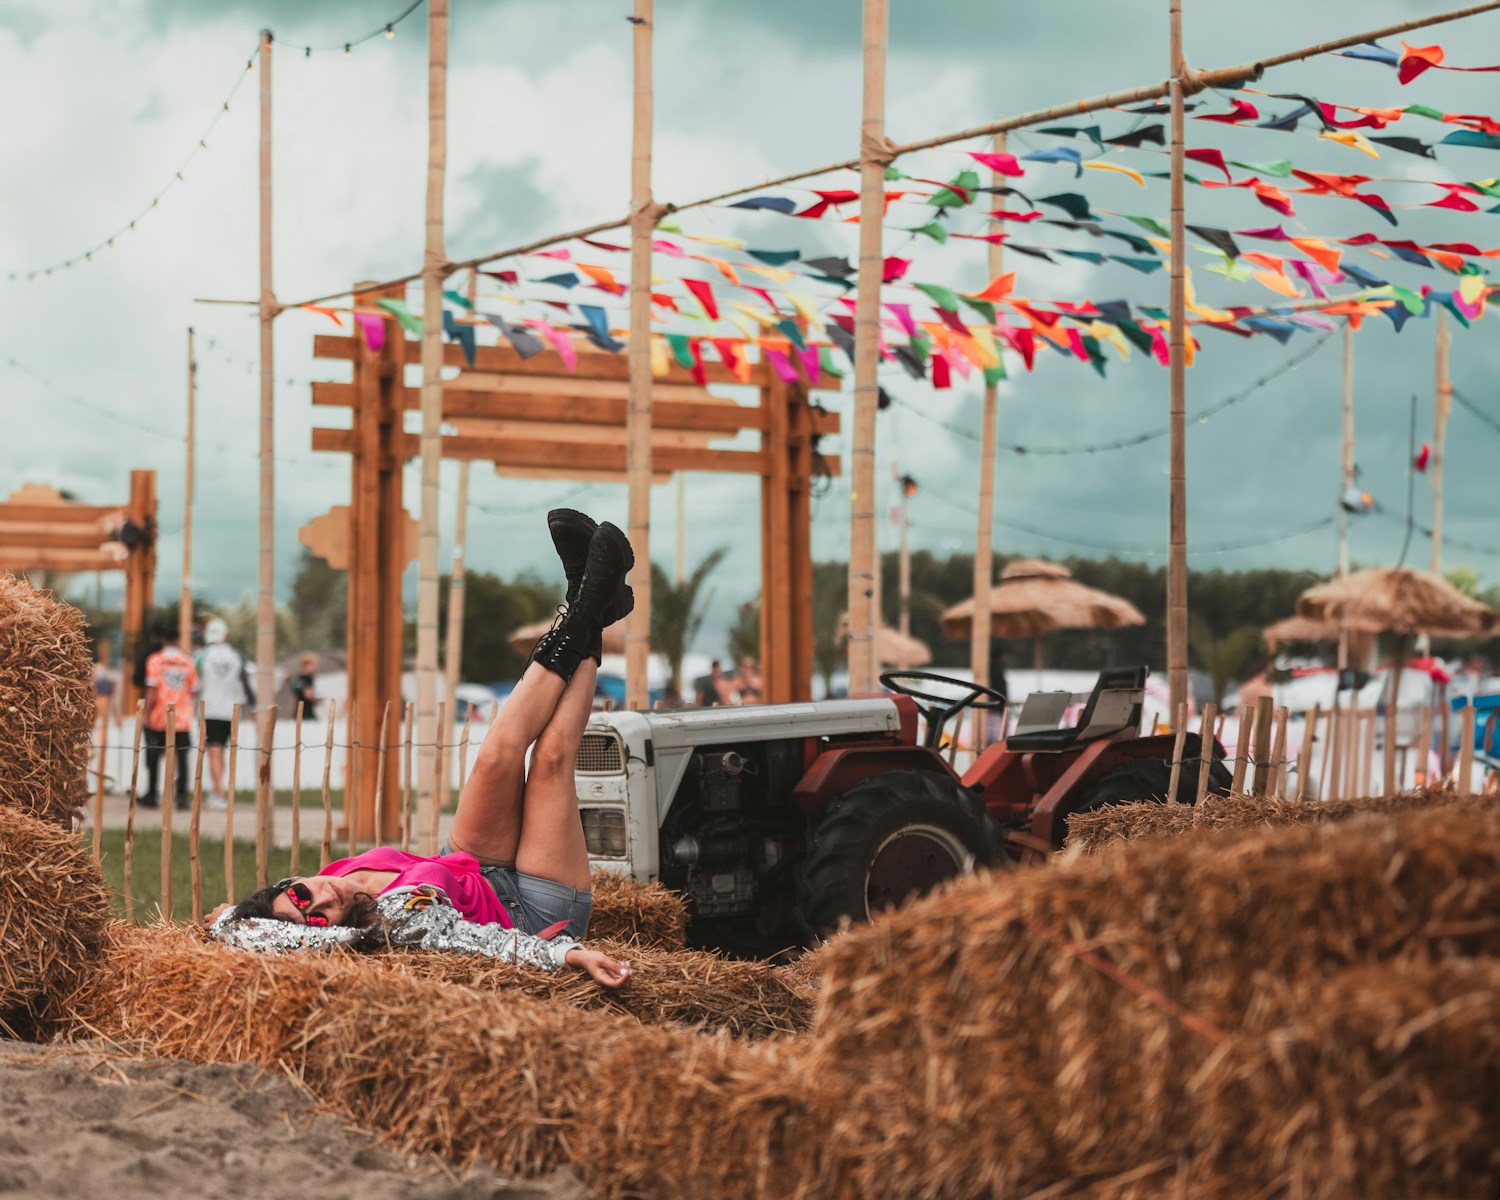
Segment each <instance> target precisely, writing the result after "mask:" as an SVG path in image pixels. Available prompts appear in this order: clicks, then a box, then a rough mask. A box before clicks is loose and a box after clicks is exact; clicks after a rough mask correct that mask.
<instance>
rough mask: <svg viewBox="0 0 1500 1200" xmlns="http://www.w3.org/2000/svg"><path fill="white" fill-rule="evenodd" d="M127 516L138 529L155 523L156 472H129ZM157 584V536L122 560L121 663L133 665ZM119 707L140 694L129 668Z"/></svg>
mask: <svg viewBox="0 0 1500 1200" xmlns="http://www.w3.org/2000/svg"><path fill="white" fill-rule="evenodd" d="M126 517H127V519H128V520H129V521H130V522H131V523H132V524H133V525H135V527H136V528H137V529H150V528H152V527H153V526H154V524H155V522H156V472H155V471H132V472H130V503H129V506H128V507H127V510H126ZM155 583H156V539H155V538H150V539H148V540H147V541H146V542H144V543H143V544H141V545H138V546H137V547H136V548H135V549H134V550H132V551H131V552H130V555H129V556H128V557H127V558H126V559H125V612H124V615H123V616H122V617H121V627H122V628H123V630H124V633H125V638H124V646H123V648H122V651H121V657H120V661H121V663H122V664H124V663H130V664H133V663H134V662H135V660H136V656H137V655H138V654H139V653H140V651H141V647H142V644H143V638H144V635H145V633H146V619H147V617H148V616H149V615H150V613H151V595H152V590H153V588H154V586H155ZM121 674H122V676H123V678H122V679H121V683H120V707H121V709H125V708H128V707H129V706H130V705H132V704H134V703H135V702H136V701H137V700H139V699H140V698H141V697H140V689H138V688H137V687H136V686H135V675H134V673H133V672H131V671H123V672H121Z"/></svg>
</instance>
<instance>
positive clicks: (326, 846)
mask: <svg viewBox="0 0 1500 1200" xmlns="http://www.w3.org/2000/svg"><path fill="white" fill-rule="evenodd" d="M337 707H338V702H337V701H335V700H330V701H329V702H328V732H327V733H326V734H325V735H324V739H323V846H322V849H321V850H320V851H319V858H318V862H319V863H320V864H321V865H320V868H319V869H321V868H322V867H325V866H327V865H328V864H329V863H330V862H332V861H333V796H332V794H331V793H330V792H329V789H328V783H329V780H330V779H331V777H332V775H333V713H334V710H335V709H336V708H337Z"/></svg>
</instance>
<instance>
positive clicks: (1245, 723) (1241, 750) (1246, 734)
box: [1229, 704, 1255, 796]
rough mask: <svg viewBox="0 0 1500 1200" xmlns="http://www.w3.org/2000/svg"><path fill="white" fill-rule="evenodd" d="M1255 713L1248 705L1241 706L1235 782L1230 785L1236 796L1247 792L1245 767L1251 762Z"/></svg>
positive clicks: (1235, 743)
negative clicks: (1252, 721) (1251, 737)
mask: <svg viewBox="0 0 1500 1200" xmlns="http://www.w3.org/2000/svg"><path fill="white" fill-rule="evenodd" d="M1254 711H1255V710H1254V709H1252V708H1251V707H1250V706H1249V705H1248V704H1241V705H1240V727H1239V731H1238V732H1237V733H1236V734H1235V739H1234V781H1233V782H1232V783H1231V784H1230V785H1229V790H1230V791H1231V792H1232V793H1233V794H1234V795H1236V796H1242V795H1244V792H1245V766H1246V763H1247V762H1248V760H1249V753H1248V752H1249V749H1250V735H1251V733H1252V732H1253V730H1254V727H1253V726H1252V724H1251V719H1250V717H1251V713H1253V712H1254Z"/></svg>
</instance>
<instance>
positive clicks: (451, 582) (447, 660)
mask: <svg viewBox="0 0 1500 1200" xmlns="http://www.w3.org/2000/svg"><path fill="white" fill-rule="evenodd" d="M470 276H471V278H472V276H473V272H470ZM471 286H472V285H471ZM473 465H474V464H473V463H471V462H469V461H468V459H465V460H464V461H463V462H461V463H459V464H458V512H457V514H456V516H455V518H454V522H453V568H452V574H450V575H449V577H448V642H447V648H446V650H445V652H444V655H443V696H444V698H445V699H446V700H447V701H448V703H449V704H451V705H453V706H454V710H455V711H457V705H458V685H459V682H460V679H461V678H462V675H463V645H464V576H465V568H464V545H465V542H466V541H467V540H468V534H469V468H470V467H472V466H473ZM411 741H412V739H411V738H410V737H408V738H407V739H406V749H407V753H408V754H409V753H410V752H411V749H412V745H411ZM448 767H449V763H448V759H447V757H446V756H445V755H442V754H439V755H438V758H437V797H438V799H437V805H438V808H439V809H441V808H442V807H443V805H444V804H446V803H447V802H448V792H449V791H450V789H451V785H450V783H449V779H448V774H449V771H448ZM407 774H408V775H410V771H408V772H407ZM405 786H407V787H408V788H409V787H410V781H409V780H407V781H405ZM409 803H410V797H408V796H405V795H403V796H402V799H401V814H402V816H401V837H402V839H403V841H402V846H401V848H402V849H403V850H405V849H408V848H409V847H408V846H407V844H406V840H407V839H409V838H410V836H411V815H410V814H409V813H408V812H407V811H406V809H407V805H408V804H409Z"/></svg>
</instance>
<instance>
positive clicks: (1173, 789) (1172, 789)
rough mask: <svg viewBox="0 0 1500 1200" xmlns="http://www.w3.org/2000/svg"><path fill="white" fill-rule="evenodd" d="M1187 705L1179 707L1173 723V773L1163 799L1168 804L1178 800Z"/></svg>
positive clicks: (1185, 735)
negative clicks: (1174, 735) (1175, 731)
mask: <svg viewBox="0 0 1500 1200" xmlns="http://www.w3.org/2000/svg"><path fill="white" fill-rule="evenodd" d="M1187 721H1188V715H1187V705H1186V704H1181V705H1178V709H1177V715H1176V718H1175V720H1174V722H1173V724H1174V726H1175V728H1176V730H1177V737H1176V738H1175V739H1174V740H1173V742H1172V773H1171V775H1170V776H1168V779H1167V794H1166V795H1165V796H1164V797H1162V799H1164V800H1165V801H1166V802H1167V803H1168V804H1173V803H1175V802H1176V800H1177V784H1178V782H1179V780H1181V778H1182V748H1183V746H1184V745H1186V743H1187Z"/></svg>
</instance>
